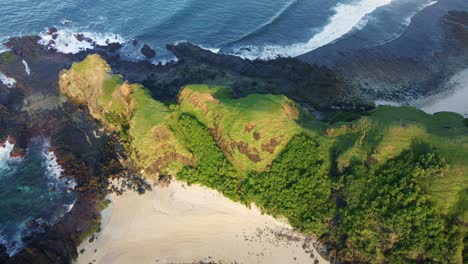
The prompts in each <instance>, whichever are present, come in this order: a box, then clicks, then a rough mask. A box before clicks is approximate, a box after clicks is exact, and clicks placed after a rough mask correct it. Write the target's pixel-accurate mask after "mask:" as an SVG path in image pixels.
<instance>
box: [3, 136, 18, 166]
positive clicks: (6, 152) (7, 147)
mask: <svg viewBox="0 0 468 264" xmlns="http://www.w3.org/2000/svg"><path fill="white" fill-rule="evenodd" d="M4 144H5V146H4V147H0V168H2V167H4V166H6V163H7V162H8V161H9V160H10V159H11V157H10V154H11V152H12V151H13V148H14V147H15V144H13V143H12V142H10V140H9V139H7V141H6V142H5V143H4Z"/></svg>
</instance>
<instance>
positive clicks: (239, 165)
mask: <svg viewBox="0 0 468 264" xmlns="http://www.w3.org/2000/svg"><path fill="white" fill-rule="evenodd" d="M96 69H101V70H100V71H101V72H103V73H102V74H96ZM109 71H110V69H108V65H107V64H105V62H104V63H103V61H102V60H101V59H100V58H99V57H98V56H90V57H88V59H86V60H85V61H84V62H82V63H79V64H75V65H73V67H72V69H71V70H70V71H68V72H65V74H66V77H67V78H65V81H64V82H63V83H65V84H68V86H67V85H64V86H65V87H63V89H62V90H65V92H66V93H67V94H68V95H69V96H71V97H73V98H74V99H76V98H77V97H78V98H79V97H80V96H82V94H84V95H87V94H86V92H83V91H78V92H77V91H75V90H79V89H77V87H79V86H85V87H86V85H88V87H87V89H89V86H91V87H94V88H96V87H97V91H94V92H92V93H89V92H88V94H89V95H90V96H97V98H95V100H97V105H98V108H99V109H97V110H95V111H98V112H99V113H101V115H105V114H106V113H107V114H112V115H113V114H117V115H123V116H125V117H126V119H125V120H124V121H126V122H127V124H120V128H123V129H124V128H125V125H128V126H129V128H128V134H129V138H130V146H131V149H132V150H133V151H132V158H133V160H134V161H135V162H136V164H137V165H139V166H140V167H142V168H144V169H148V171H147V175H151V173H152V172H153V170H150V168H151V167H152V164H153V163H154V162H155V160H158V159H160V158H161V157H165V156H166V157H167V154H168V153H171V154H178V155H181V156H184V157H186V159H185V163H184V164H185V165H194V164H190V162H189V161H188V160H191V159H194V157H193V156H191V155H192V154H191V153H190V152H189V151H188V150H187V149H191V148H190V146H188V145H187V141H186V139H187V138H185V139H184V138H178V136H179V137H180V133H179V134H178V133H174V132H173V131H172V129H175V128H176V127H177V124H178V122H179V120H180V119H179V118H180V116H182V115H184V114H189V115H191V116H193V117H195V118H196V120H198V121H199V122H200V124H201V125H203V126H205V127H206V128H208V130H207V131H209V133H210V134H211V136H212V137H213V139H214V141H215V142H216V144H217V145H218V147H219V148H220V149H221V150H222V151H223V154H224V156H225V157H226V158H227V159H228V160H229V161H230V163H232V165H233V167H234V169H235V171H236V173H237V177H238V181H239V182H240V181H241V180H242V179H244V178H246V177H247V175H249V172H252V171H255V172H257V173H258V172H263V171H269V170H270V165H271V164H272V163H273V162H274V161H275V160H277V158H278V156H279V155H280V154H281V153H283V152H284V151H285V147H286V146H287V144H288V143H289V142H290V141H291V140H292V139H293V138H295V136H296V135H299V134H306V135H308V136H310V137H312V138H313V139H314V141H316V142H317V144H318V148H319V150H318V151H319V152H320V153H321V156H322V158H323V159H324V162H325V165H324V166H326V167H328V168H330V171H331V172H332V174H341V172H343V171H345V170H346V169H347V168H348V167H350V166H351V164H353V162H358V163H361V164H362V163H365V164H367V165H368V166H370V167H375V168H378V167H379V166H381V165H382V164H384V163H385V162H386V161H388V160H389V159H391V158H393V157H397V156H399V154H400V153H402V152H403V151H404V150H408V149H414V148H418V147H428V146H429V147H432V148H434V149H436V150H437V151H438V152H439V153H440V154H441V155H442V156H443V157H444V158H445V160H446V161H447V162H448V164H449V168H448V170H447V171H446V172H445V173H443V174H440V175H439V174H437V175H438V176H429V177H428V178H425V179H424V187H425V189H426V191H427V193H428V194H429V197H430V200H431V201H432V202H433V203H434V205H435V207H436V208H437V210H438V212H439V213H440V214H443V215H449V216H456V217H458V218H459V219H460V220H462V221H464V222H468V215H467V213H466V212H467V211H468V210H467V208H466V202H465V201H466V200H467V199H468V191H467V189H468V162H467V157H468V127H467V126H465V125H464V124H463V121H464V120H463V117H462V116H460V115H457V114H453V113H438V114H435V115H429V114H426V113H424V112H422V111H419V110H417V109H414V108H409V107H379V108H377V109H375V110H374V111H372V112H370V113H369V114H368V115H366V116H363V117H361V118H359V119H357V120H355V121H351V122H334V123H333V124H328V123H326V122H320V121H318V120H315V119H314V118H313V117H311V116H310V115H309V114H307V113H306V112H305V111H304V110H302V109H301V108H300V107H298V106H296V105H295V104H294V102H293V101H291V100H289V99H288V98H286V97H284V96H281V95H259V94H252V95H249V96H247V97H244V98H233V97H232V95H231V93H230V92H231V90H230V89H229V88H226V87H208V86H207V85H188V86H186V87H184V88H183V89H182V90H181V93H180V96H179V104H178V105H173V106H171V107H167V106H165V105H164V104H163V103H161V102H158V101H156V100H154V99H152V98H151V96H150V94H149V92H148V91H147V90H145V88H143V87H142V86H140V85H136V84H133V85H129V84H126V83H125V82H124V81H123V79H122V78H121V77H120V76H116V75H110V73H109ZM98 72H99V71H98ZM90 73H92V74H90ZM73 75H76V76H77V78H70V76H72V77H73ZM90 75H91V77H89V76H90ZM62 76H63V75H62ZM76 76H75V77H76ZM100 76H101V77H100ZM83 80H84V81H83ZM125 86H128V87H130V90H131V93H130V94H131V96H130V98H127V97H126V96H125V92H122V89H123V88H122V87H124V88H125ZM128 87H127V88H128ZM61 88H62V85H61ZM67 88H68V90H70V89H71V91H68V92H67ZM123 90H125V89H123ZM86 100H88V102H89V104H91V105H93V103H92V102H93V100H94V99H93V98H86ZM78 101H80V100H78ZM91 107H92V106H90V108H91ZM91 112H93V109H91ZM115 120H120V119H119V118H115V116H114V118H113V119H112V121H113V122H110V123H111V124H110V125H111V126H114V127H116V128H118V126H116V123H117V124H118V123H119V122H120V121H119V122H116V121H115ZM103 121H107V123H109V122H108V121H109V120H103ZM124 121H122V122H124ZM334 121H336V120H334ZM124 123H125V122H124ZM177 135H178V136H177ZM272 140H273V141H274V144H273V146H274V147H272V148H270V149H268V148H266V147H264V146H266V145H268V143H271V142H272ZM195 158H197V157H195ZM169 160H170V159H169ZM172 161H173V162H166V163H164V162H163V163H161V162H160V161H159V164H160V165H161V166H163V167H164V166H165V167H167V168H171V171H173V172H176V171H179V170H181V169H182V167H183V165H182V164H181V163H180V162H178V161H177V159H173V160H172ZM179 161H180V160H179ZM335 161H336V162H335ZM205 163H206V162H205ZM205 163H203V161H199V164H205ZM333 163H336V171H335V172H334V170H335V169H333V168H332V164H333ZM174 164H176V165H177V166H172V165H174ZM208 165H209V164H208ZM208 165H207V166H208ZM229 170H230V169H229ZM229 173H230V172H229ZM229 173H228V174H229ZM250 175H252V174H250ZM231 190H232V189H231ZM232 195H235V194H232Z"/></svg>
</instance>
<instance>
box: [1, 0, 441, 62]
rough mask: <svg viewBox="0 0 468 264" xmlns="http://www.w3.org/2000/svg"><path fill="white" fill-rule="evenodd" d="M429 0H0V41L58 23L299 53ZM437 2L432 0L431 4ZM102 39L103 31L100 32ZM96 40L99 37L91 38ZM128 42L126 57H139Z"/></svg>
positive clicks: (405, 16)
mask: <svg viewBox="0 0 468 264" xmlns="http://www.w3.org/2000/svg"><path fill="white" fill-rule="evenodd" d="M432 2H433V0H393V1H392V0H256V1H251V0H236V1H217V0H173V1H167V0H153V1H147V0H125V1H123V0H117V1H107V0H74V1H72V0H8V1H1V3H0V14H2V15H1V16H0V25H1V26H0V39H6V38H7V37H10V36H16V35H26V34H37V33H39V32H44V31H45V29H46V28H48V27H51V26H57V27H59V29H62V30H66V31H67V32H68V33H69V34H71V32H98V33H115V34H119V35H120V36H121V37H122V38H124V39H126V40H130V39H138V40H140V41H141V42H145V43H148V44H151V45H152V46H153V47H155V48H156V49H157V52H158V53H159V54H160V59H163V58H169V57H170V55H169V54H168V53H167V51H165V48H164V47H165V45H166V44H168V43H174V42H178V41H189V42H192V43H195V44H199V45H202V46H204V47H207V48H212V49H216V50H218V49H221V51H222V52H225V53H233V54H239V55H242V56H244V57H249V58H256V57H260V58H269V57H274V56H277V55H281V56H297V55H300V54H302V53H304V52H307V51H311V50H313V49H315V48H318V47H320V46H323V45H326V44H330V43H333V42H334V41H337V40H339V39H340V38H345V37H347V36H349V35H350V34H353V33H355V32H356V31H359V30H362V29H363V28H365V27H368V28H369V29H371V30H370V31H369V32H368V33H367V34H366V36H367V37H368V38H369V40H368V41H367V42H366V43H364V44H363V45H375V44H378V43H383V42H385V41H388V40H391V39H392V38H396V37H398V35H400V34H402V33H403V31H404V29H405V28H406V27H407V25H408V23H409V21H410V19H411V17H412V16H414V15H415V14H416V13H418V12H419V11H420V10H422V9H423V8H424V7H426V6H428V5H429V4H430V3H432ZM435 2H436V1H434V3H435ZM101 37H102V38H106V37H109V35H107V36H101ZM96 38H97V36H96ZM136 50H137V49H133V48H132V47H128V48H127V49H125V52H126V53H127V55H129V56H133V57H138V56H137V52H135V51H136Z"/></svg>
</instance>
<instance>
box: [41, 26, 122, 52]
mask: <svg viewBox="0 0 468 264" xmlns="http://www.w3.org/2000/svg"><path fill="white" fill-rule="evenodd" d="M40 37H41V39H40V40H39V44H41V45H45V46H47V47H48V48H51V49H56V50H57V51H59V52H62V53H65V54H75V53H78V52H81V51H85V50H90V49H93V48H94V47H95V46H96V45H98V46H107V45H108V44H110V43H120V44H123V43H125V39H124V38H123V37H122V36H120V35H119V34H113V33H97V32H88V31H86V32H75V31H73V30H70V29H62V30H58V31H57V32H56V33H50V32H44V33H42V34H41V35H40Z"/></svg>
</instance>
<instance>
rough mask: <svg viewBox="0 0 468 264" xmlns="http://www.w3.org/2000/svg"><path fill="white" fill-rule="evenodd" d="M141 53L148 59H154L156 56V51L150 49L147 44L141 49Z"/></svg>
mask: <svg viewBox="0 0 468 264" xmlns="http://www.w3.org/2000/svg"><path fill="white" fill-rule="evenodd" d="M140 51H141V53H142V54H143V55H145V57H146V58H148V59H151V58H154V57H155V56H156V51H154V50H153V49H152V48H150V46H148V45H147V44H145V45H143V48H141V50H140Z"/></svg>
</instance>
